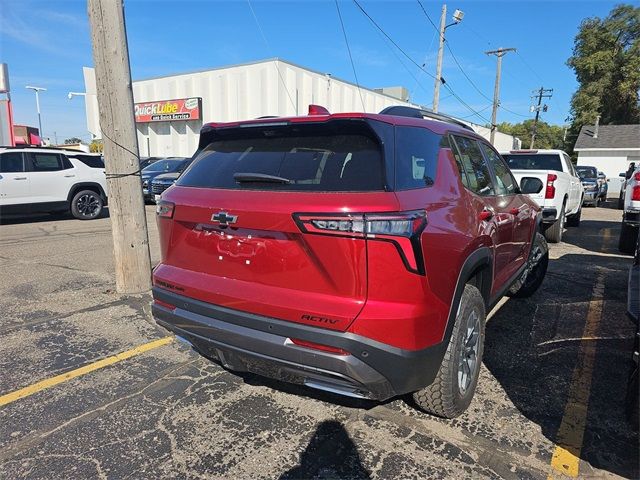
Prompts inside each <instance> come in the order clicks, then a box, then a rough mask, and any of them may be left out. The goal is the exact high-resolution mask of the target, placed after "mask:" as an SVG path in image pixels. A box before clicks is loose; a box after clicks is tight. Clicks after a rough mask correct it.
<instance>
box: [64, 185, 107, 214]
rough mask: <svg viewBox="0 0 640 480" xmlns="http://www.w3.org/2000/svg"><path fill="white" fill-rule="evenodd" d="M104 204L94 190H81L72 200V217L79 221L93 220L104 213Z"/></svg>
mask: <svg viewBox="0 0 640 480" xmlns="http://www.w3.org/2000/svg"><path fill="white" fill-rule="evenodd" d="M103 207H104V202H103V201H102V197H101V196H100V194H99V193H96V192H94V191H93V190H80V191H79V192H78V193H76V194H75V195H74V196H73V199H72V200H71V215H73V216H74V217H75V218H77V219H78V220H93V219H94V218H98V217H99V216H100V214H101V213H102V209H103Z"/></svg>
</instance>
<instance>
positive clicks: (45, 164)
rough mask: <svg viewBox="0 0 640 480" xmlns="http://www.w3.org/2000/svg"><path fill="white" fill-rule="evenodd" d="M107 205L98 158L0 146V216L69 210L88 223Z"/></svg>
mask: <svg viewBox="0 0 640 480" xmlns="http://www.w3.org/2000/svg"><path fill="white" fill-rule="evenodd" d="M106 204H107V182H106V177H105V173H104V162H103V161H102V158H101V157H100V155H91V154H84V153H82V152H79V153H75V152H69V151H65V150H60V149H52V148H42V147H0V212H1V214H23V213H40V212H42V213H54V212H65V211H70V212H71V214H72V215H73V216H74V217H76V218H78V219H80V220H91V219H94V218H97V217H99V216H100V214H101V213H102V209H103V207H104V206H105V205H106Z"/></svg>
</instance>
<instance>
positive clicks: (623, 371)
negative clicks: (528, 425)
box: [484, 221, 639, 478]
mask: <svg viewBox="0 0 640 480" xmlns="http://www.w3.org/2000/svg"><path fill="white" fill-rule="evenodd" d="M587 224H589V227H590V228H598V229H601V228H614V227H615V226H616V224H615V223H613V222H591V221H584V225H585V226H587ZM594 224H597V225H594ZM600 224H602V225H600ZM579 230H582V228H580V229H577V230H574V229H572V231H571V230H570V232H571V233H569V234H568V235H567V237H566V241H567V243H572V244H574V245H576V246H578V247H581V248H584V249H587V250H590V251H604V252H606V253H608V252H607V250H603V249H602V248H596V246H601V245H602V238H601V236H600V235H585V234H584V233H580V232H579ZM616 235H617V231H614V232H613V233H612V237H613V238H612V240H613V239H615V238H617V237H616ZM608 243H609V246H610V244H611V243H615V242H613V241H610V242H608ZM630 266H631V259H626V258H622V257H617V256H605V255H589V254H586V255H585V254H566V255H564V256H561V257H560V258H559V259H552V260H551V261H550V263H549V271H548V273H547V277H546V278H545V281H544V283H543V285H542V287H541V289H540V290H539V291H538V292H536V294H534V296H533V297H531V298H530V299H528V300H525V301H523V300H515V299H513V300H510V301H509V302H507V303H505V304H504V305H503V306H502V308H501V309H500V310H499V311H497V312H495V314H494V316H493V317H492V318H491V319H490V320H489V322H488V323H487V326H486V347H485V354H484V363H485V365H486V367H487V368H488V369H489V370H490V372H491V373H492V375H493V376H494V377H495V378H496V379H497V380H498V381H499V382H500V384H501V385H502V387H503V388H504V390H505V392H506V394H507V395H508V396H509V398H510V400H511V401H512V402H513V404H514V406H515V407H516V408H517V409H518V410H519V411H520V412H521V413H522V414H523V415H524V416H525V417H526V418H527V419H529V420H530V421H532V422H535V423H536V424H537V425H539V426H540V427H541V431H542V433H543V435H545V437H547V438H548V439H549V440H550V441H552V442H554V443H555V442H556V441H557V440H558V429H559V427H560V424H561V421H562V417H563V415H564V413H565V408H566V404H567V398H568V395H569V390H570V386H571V382H572V376H573V372H574V368H575V366H576V361H577V359H578V352H579V350H580V346H581V341H582V337H583V331H584V327H585V323H586V317H587V312H588V311H589V301H590V300H592V298H593V290H594V284H595V282H596V277H597V276H598V275H602V276H603V281H604V294H603V298H604V303H603V310H602V316H601V319H600V324H599V326H598V329H597V332H596V333H595V334H594V335H592V336H591V337H590V339H589V340H586V341H587V342H593V344H589V345H595V359H594V364H593V375H592V381H591V384H590V393H589V404H588V411H587V417H586V426H585V433H584V439H583V443H582V445H583V446H582V449H581V451H580V453H579V456H580V458H581V459H582V460H584V461H585V462H588V463H589V464H590V465H591V466H592V467H594V468H598V469H602V470H606V471H609V472H611V473H614V474H617V475H621V476H623V477H627V478H638V475H639V472H638V461H639V458H638V436H637V433H634V432H633V431H632V430H631V428H630V426H629V424H628V423H627V421H626V419H625V412H624V398H625V393H626V387H627V379H628V374H629V371H630V366H631V352H632V346H633V335H634V332H635V326H634V325H633V324H632V322H631V321H630V320H629V319H628V318H627V317H626V315H625V312H626V296H627V294H626V289H627V275H628V271H629V267H630ZM583 380H584V379H583ZM587 388H588V387H587ZM576 408H579V407H576ZM572 453H574V454H576V455H577V454H578V452H576V451H574V452H572ZM580 474H581V475H586V474H587V473H586V472H583V471H582V470H581V472H580Z"/></svg>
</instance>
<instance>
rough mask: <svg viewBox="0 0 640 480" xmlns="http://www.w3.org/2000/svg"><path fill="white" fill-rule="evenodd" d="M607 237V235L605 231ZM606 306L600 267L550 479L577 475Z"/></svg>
mask: <svg viewBox="0 0 640 480" xmlns="http://www.w3.org/2000/svg"><path fill="white" fill-rule="evenodd" d="M606 233H608V232H605V238H608V235H606ZM603 306H604V272H602V271H598V274H597V277H596V282H595V284H594V286H593V292H592V296H591V300H590V301H589V310H588V312H587V320H586V322H585V326H584V331H583V333H582V339H581V341H580V350H579V352H578V359H577V362H576V366H575V368H574V370H573V376H572V378H571V386H570V387H569V398H568V399H567V404H566V406H565V410H564V415H563V417H562V422H561V423H560V428H559V429H558V433H557V435H556V448H555V450H554V452H553V457H552V458H551V474H550V475H549V479H553V478H556V477H557V476H568V477H574V478H575V477H577V476H578V472H579V468H580V451H581V450H582V441H583V438H584V430H585V426H586V422H587V411H588V407H589V395H590V393H591V379H592V377H593V367H594V363H595V358H596V348H597V342H593V341H592V339H593V338H594V337H596V336H597V334H598V330H599V328H600V321H601V320H602V311H603Z"/></svg>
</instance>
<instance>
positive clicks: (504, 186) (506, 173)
mask: <svg viewBox="0 0 640 480" xmlns="http://www.w3.org/2000/svg"><path fill="white" fill-rule="evenodd" d="M480 145H481V146H482V151H483V152H484V154H485V155H486V156H487V159H488V160H489V163H490V164H491V167H492V168H493V173H495V176H496V193H497V194H498V195H513V194H514V193H516V190H517V188H516V187H517V184H516V181H515V179H514V178H513V175H511V171H510V170H509V167H507V165H506V164H505V163H504V161H503V160H502V158H500V155H498V154H497V153H496V152H495V151H494V150H493V149H492V148H491V147H489V146H488V145H487V144H485V143H480Z"/></svg>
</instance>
